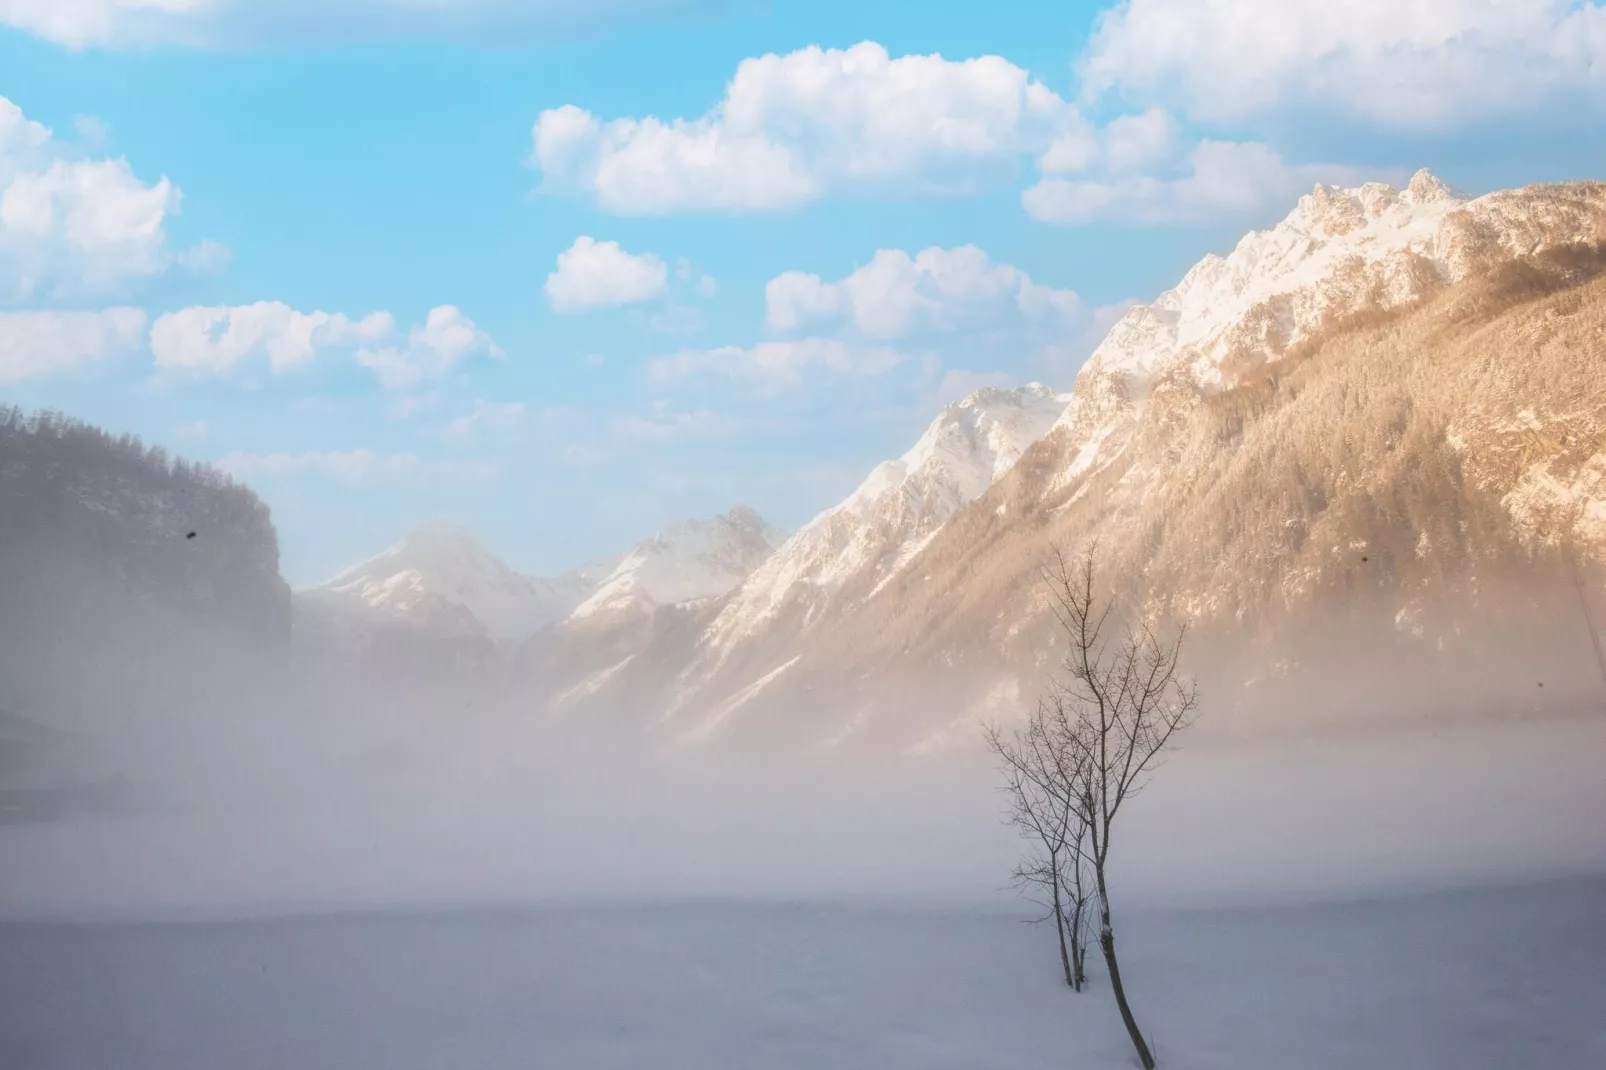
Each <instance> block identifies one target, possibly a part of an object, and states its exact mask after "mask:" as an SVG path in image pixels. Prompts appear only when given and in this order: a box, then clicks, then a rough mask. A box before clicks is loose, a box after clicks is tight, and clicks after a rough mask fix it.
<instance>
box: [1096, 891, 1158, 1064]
mask: <svg viewBox="0 0 1606 1070" xmlns="http://www.w3.org/2000/svg"><path fill="white" fill-rule="evenodd" d="M1098 878H1099V949H1100V950H1101V951H1103V952H1104V966H1105V968H1106V969H1108V970H1109V971H1110V988H1111V989H1112V990H1114V992H1115V1005H1116V1007H1118V1008H1119V1009H1120V1011H1121V1021H1123V1022H1125V1023H1126V1032H1127V1035H1128V1036H1130V1037H1131V1038H1132V1046H1133V1047H1134V1048H1136V1049H1137V1050H1138V1062H1140V1063H1142V1064H1143V1070H1154V1055H1153V1053H1151V1052H1150V1051H1149V1044H1148V1041H1146V1040H1144V1039H1143V1034H1142V1033H1141V1032H1140V1031H1139V1030H1138V1022H1137V1019H1136V1018H1133V1017H1132V1008H1131V1006H1130V1005H1128V1004H1127V1001H1126V989H1125V988H1123V987H1122V986H1121V966H1120V964H1119V963H1118V962H1116V961H1115V931H1114V930H1113V929H1111V928H1110V900H1109V896H1108V895H1106V894H1105V888H1104V868H1103V867H1102V866H1100V867H1099V871H1098Z"/></svg>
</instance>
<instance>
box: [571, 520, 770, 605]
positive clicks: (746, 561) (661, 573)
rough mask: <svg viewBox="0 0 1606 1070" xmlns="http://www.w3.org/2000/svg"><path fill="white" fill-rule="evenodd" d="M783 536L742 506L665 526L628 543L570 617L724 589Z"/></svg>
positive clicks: (672, 602) (680, 599)
mask: <svg viewBox="0 0 1606 1070" xmlns="http://www.w3.org/2000/svg"><path fill="white" fill-rule="evenodd" d="M785 537H786V536H785V533H783V532H782V531H781V530H780V529H778V528H776V527H773V526H772V525H770V524H768V523H766V522H765V520H764V519H763V517H761V516H759V515H758V513H756V512H754V511H753V510H752V509H751V508H749V507H747V506H745V505H739V506H737V507H736V508H734V509H732V510H731V511H730V512H728V513H726V514H724V515H723V516H716V517H709V518H707V519H700V520H688V521H685V522H684V523H680V524H676V525H674V526H673V527H668V528H665V529H663V530H662V531H660V532H658V533H657V534H656V535H654V536H653V537H652V538H650V539H647V540H645V541H643V542H640V543H638V544H636V546H634V547H632V548H631V550H630V552H629V553H627V554H625V556H624V557H623V558H622V559H621V560H620V561H619V563H618V565H617V566H616V567H615V568H614V569H613V571H612V572H611V573H610V574H609V575H608V576H607V577H606V578H605V579H603V580H602V582H601V583H600V584H599V585H598V586H597V589H596V591H595V592H594V593H593V594H592V595H591V597H589V598H587V599H586V600H585V601H584V602H583V603H581V604H580V605H579V606H578V607H577V608H576V609H575V611H574V613H573V614H572V616H571V619H572V620H574V621H581V620H586V619H589V618H598V617H613V616H615V615H617V614H620V613H626V612H632V611H640V610H643V609H649V610H650V609H651V608H653V607H654V606H661V605H678V604H681V603H685V602H695V601H700V600H702V599H705V598H712V597H714V596H716V595H721V594H724V593H725V592H726V591H728V590H730V589H731V588H732V587H734V586H736V584H738V583H739V582H741V580H742V579H743V577H745V576H746V575H747V574H748V573H749V572H751V571H752V570H753V569H754V568H755V567H756V566H757V565H758V564H759V563H760V562H762V561H763V560H764V559H765V558H767V557H769V555H770V554H771V553H772V552H773V551H774V549H775V547H777V546H779V545H780V544H781V542H782V540H783V539H785Z"/></svg>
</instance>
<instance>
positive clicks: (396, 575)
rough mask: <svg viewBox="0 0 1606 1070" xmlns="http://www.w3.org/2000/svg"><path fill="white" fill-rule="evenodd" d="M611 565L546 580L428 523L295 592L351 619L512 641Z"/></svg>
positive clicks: (565, 611)
mask: <svg viewBox="0 0 1606 1070" xmlns="http://www.w3.org/2000/svg"><path fill="white" fill-rule="evenodd" d="M612 564H613V563H612V562H611V561H608V562H598V563H595V564H590V565H582V566H581V567H580V568H578V569H575V570H573V571H572V572H567V573H564V574H563V575H560V576H556V577H552V578H550V579H547V578H538V577H534V576H525V575H522V574H521V573H518V572H515V571H514V570H513V569H512V568H511V567H510V566H509V565H508V564H507V562H505V561H503V560H502V559H501V558H499V557H497V556H496V555H494V554H492V553H491V552H490V551H489V550H487V549H485V547H483V546H482V545H480V543H479V541H478V540H477V539H476V538H475V537H474V535H473V534H472V533H471V532H469V531H468V530H467V529H465V528H462V527H458V526H456V525H453V524H448V523H446V522H444V521H433V522H431V523H429V524H426V525H424V526H423V527H421V528H418V529H417V530H415V531H413V532H411V533H410V534H408V535H407V537H406V538H404V539H403V540H402V541H401V542H399V543H397V544H396V545H395V546H392V547H391V548H390V549H388V550H385V551H384V552H382V553H380V554H377V555H376V556H374V557H371V558H369V559H368V560H366V561H363V562H361V563H360V564H357V565H354V566H352V567H351V568H349V569H347V570H345V571H344V572H342V573H340V574H339V575H338V576H335V577H334V578H332V579H329V580H326V581H325V582H323V583H320V584H318V585H317V586H315V587H309V588H306V589H305V590H303V591H301V592H299V593H300V594H301V595H302V596H303V597H304V598H305V599H306V600H307V601H309V602H314V603H321V604H323V605H325V606H329V607H338V608H340V609H343V610H345V611H346V612H348V613H350V614H352V615H354V616H355V617H357V618H359V619H368V620H370V621H374V622H384V623H390V624H401V625H410V626H413V627H417V628H421V629H424V630H426V631H430V632H434V633H437V634H440V635H443V636H454V637H459V638H461V637H468V636H480V637H483V638H485V639H487V640H489V641H491V642H494V643H519V642H523V641H524V640H526V639H528V638H529V637H530V636H532V635H534V634H535V633H536V632H537V631H539V630H540V629H542V628H544V627H547V626H548V625H550V624H553V623H555V622H557V621H560V620H562V619H563V618H564V617H567V616H568V615H569V614H570V613H572V612H573V611H574V609H575V607H576V606H578V605H580V604H581V603H582V602H583V601H585V599H586V598H588V597H589V596H590V595H591V594H592V593H593V591H594V588H595V586H596V583H597V580H598V578H599V577H600V576H603V575H606V574H607V573H608V570H609V569H610V568H611V567H612Z"/></svg>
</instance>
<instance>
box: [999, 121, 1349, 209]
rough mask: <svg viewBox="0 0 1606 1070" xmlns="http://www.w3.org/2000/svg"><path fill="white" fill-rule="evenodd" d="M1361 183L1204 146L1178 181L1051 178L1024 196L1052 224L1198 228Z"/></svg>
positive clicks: (1252, 145) (1332, 169) (1264, 155)
mask: <svg viewBox="0 0 1606 1070" xmlns="http://www.w3.org/2000/svg"><path fill="white" fill-rule="evenodd" d="M1361 177H1362V176H1361V175H1360V173H1359V172H1357V171H1356V170H1355V169H1353V168H1349V167H1343V166H1340V165H1336V164H1290V163H1288V162H1287V161H1285V160H1284V159H1283V158H1282V157H1281V156H1280V155H1278V154H1277V153H1276V152H1274V151H1272V150H1271V149H1270V148H1269V147H1267V146H1266V145H1263V144H1260V143H1258V142H1240V141H1202V142H1200V143H1199V144H1198V145H1196V146H1194V147H1193V149H1192V151H1191V152H1190V153H1189V154H1188V156H1187V159H1186V162H1185V163H1184V164H1183V166H1182V167H1181V168H1180V169H1179V170H1178V173H1175V174H1173V175H1170V176H1166V177H1156V176H1154V175H1147V174H1107V175H1102V176H1100V177H1096V178H1075V179H1072V178H1064V177H1059V176H1051V177H1047V178H1044V179H1043V180H1041V181H1040V182H1038V183H1037V184H1036V185H1035V186H1032V187H1031V188H1030V189H1027V190H1026V191H1024V192H1023V193H1022V194H1021V203H1022V204H1023V205H1024V206H1025V208H1026V211H1027V213H1028V214H1029V215H1030V216H1031V217H1032V218H1033V219H1036V220H1039V221H1041V222H1045V223H1088V222H1092V221H1094V220H1118V221H1122V222H1129V223H1142V224H1158V223H1197V222H1207V221H1215V220H1220V219H1222V218H1224V217H1231V216H1239V217H1241V216H1245V215H1252V214H1254V213H1256V212H1259V211H1262V210H1264V209H1266V208H1268V207H1273V206H1277V205H1290V206H1291V205H1292V204H1293V202H1294V200H1295V198H1296V197H1297V196H1298V195H1299V194H1300V193H1302V192H1305V191H1308V190H1309V189H1310V188H1311V187H1312V186H1313V185H1315V184H1316V183H1318V182H1329V183H1338V184H1344V185H1353V184H1355V183H1357V182H1359V181H1360V180H1361Z"/></svg>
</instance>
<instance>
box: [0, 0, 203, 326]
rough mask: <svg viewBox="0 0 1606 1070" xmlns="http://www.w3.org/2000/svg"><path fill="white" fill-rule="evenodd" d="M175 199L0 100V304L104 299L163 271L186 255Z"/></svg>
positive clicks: (164, 184)
mask: <svg viewBox="0 0 1606 1070" xmlns="http://www.w3.org/2000/svg"><path fill="white" fill-rule="evenodd" d="M3 2H4V0H0V3H3ZM180 199H181V198H180V193H179V190H178V188H177V187H176V186H174V185H173V184H172V183H171V182H170V181H169V180H168V179H167V178H166V177H163V178H160V179H158V180H157V181H156V182H154V183H149V184H147V183H146V182H144V181H143V180H142V179H140V178H139V176H137V175H136V174H135V173H134V170H133V168H132V167H131V166H130V165H129V163H128V161H127V160H124V159H90V158H86V157H84V156H83V155H82V154H81V153H80V152H78V151H76V150H74V149H73V148H72V146H70V145H66V144H63V143H62V142H60V141H58V140H57V139H56V138H55V136H54V134H53V133H52V132H51V130H50V129H49V128H48V127H46V126H44V125H42V124H40V123H37V122H34V121H32V120H30V119H28V118H27V116H25V115H24V114H23V112H22V109H20V108H19V107H17V105H16V104H15V103H13V102H12V101H10V100H8V99H6V98H5V97H0V303H4V304H18V303H35V302H41V301H67V300H77V299H83V298H88V297H96V296H103V295H107V294H113V293H119V292H121V291H122V290H124V289H126V288H127V287H128V286H129V285H130V284H132V283H134V282H137V281H138V280H141V279H148V278H150V277H152V276H155V275H158V274H160V273H161V272H163V271H165V270H166V269H167V268H168V267H170V266H171V265H172V264H173V263H174V262H175V261H176V260H177V259H178V258H179V257H181V256H184V255H186V254H179V256H175V255H174V254H173V253H172V252H170V251H169V249H168V248H167V230H166V224H167V221H168V219H169V218H170V217H171V216H172V215H174V214H176V213H177V212H178V209H179V202H180ZM208 248H211V247H210V246H208ZM207 257H208V258H210V259H211V260H214V261H215V259H216V258H215V257H213V256H212V255H211V253H208V254H207ZM198 264H199V266H203V267H204V266H206V263H203V262H200V261H198Z"/></svg>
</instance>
